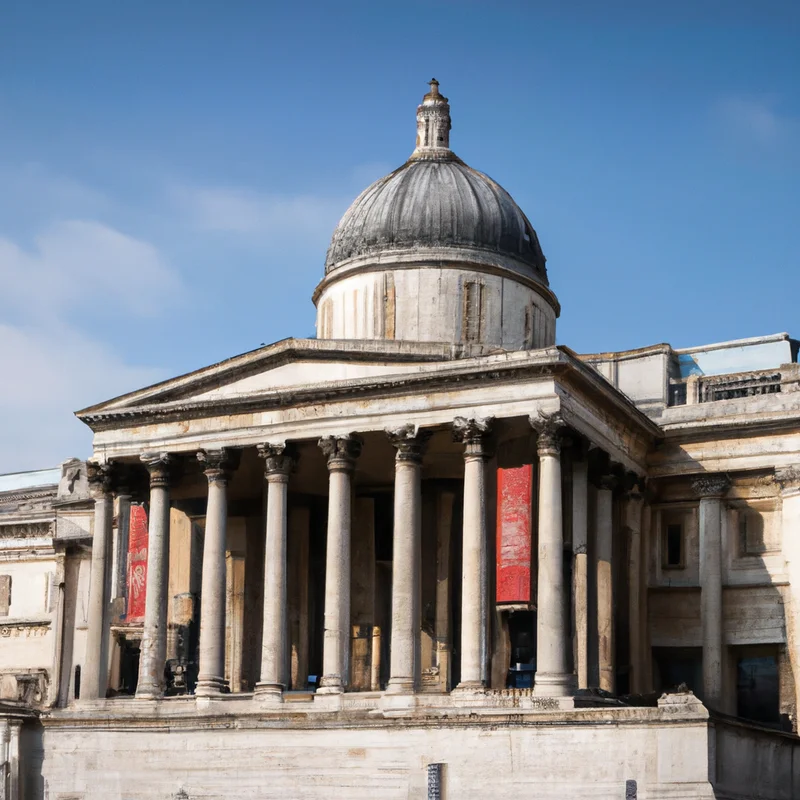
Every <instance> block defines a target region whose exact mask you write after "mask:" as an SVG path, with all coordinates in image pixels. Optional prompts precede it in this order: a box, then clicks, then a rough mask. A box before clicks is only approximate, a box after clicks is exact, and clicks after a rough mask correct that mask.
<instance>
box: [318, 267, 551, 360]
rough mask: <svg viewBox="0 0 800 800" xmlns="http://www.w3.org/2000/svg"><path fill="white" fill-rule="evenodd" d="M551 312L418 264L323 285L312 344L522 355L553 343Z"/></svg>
mask: <svg viewBox="0 0 800 800" xmlns="http://www.w3.org/2000/svg"><path fill="white" fill-rule="evenodd" d="M555 325H556V313H555V310H554V308H553V306H552V305H551V304H550V303H549V302H548V301H547V300H545V299H544V298H543V297H542V295H541V293H540V292H539V291H538V290H537V289H534V288H531V287H530V286H524V285H521V284H520V283H519V282H518V281H517V280H514V279H510V278H507V277H503V276H502V275H496V274H489V273H485V272H476V271H475V270H474V269H468V268H457V267H453V266H441V265H438V264H428V265H422V266H418V267H414V268H410V267H405V268H402V269H386V270H377V271H370V272H358V273H355V274H350V275H346V276H343V277H342V278H340V279H339V280H337V281H335V282H334V283H332V284H330V285H328V286H327V288H326V290H325V292H324V293H323V294H322V295H321V297H320V298H319V301H318V305H317V337H318V338H320V339H366V340H369V339H383V340H386V339H397V340H402V341H417V342H446V343H451V344H457V343H463V344H483V345H487V346H493V347H498V348H502V349H504V350H529V349H538V348H541V347H549V346H550V345H552V344H554V343H555Z"/></svg>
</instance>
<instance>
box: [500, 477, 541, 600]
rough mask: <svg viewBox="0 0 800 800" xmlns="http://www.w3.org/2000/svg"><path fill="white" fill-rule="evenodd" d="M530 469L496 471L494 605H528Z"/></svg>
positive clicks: (530, 515)
mask: <svg viewBox="0 0 800 800" xmlns="http://www.w3.org/2000/svg"><path fill="white" fill-rule="evenodd" d="M532 532H533V466H532V465H531V464H525V465H524V466H522V467H514V468H512V469H498V470H497V602H498V603H530V602H531V542H532Z"/></svg>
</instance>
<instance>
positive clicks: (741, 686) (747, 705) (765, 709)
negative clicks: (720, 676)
mask: <svg viewBox="0 0 800 800" xmlns="http://www.w3.org/2000/svg"><path fill="white" fill-rule="evenodd" d="M736 655H737V658H736V713H737V715H738V716H740V717H744V719H749V720H752V721H753V722H761V723H764V724H766V725H776V724H779V723H780V689H779V682H778V652H777V647H775V646H770V645H768V646H761V647H741V648H737V652H736Z"/></svg>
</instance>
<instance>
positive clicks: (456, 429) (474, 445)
mask: <svg viewBox="0 0 800 800" xmlns="http://www.w3.org/2000/svg"><path fill="white" fill-rule="evenodd" d="M492 422H494V417H482V418H478V417H469V418H467V417H456V418H455V419H454V420H453V439H455V441H457V442H462V443H463V444H464V458H482V459H485V458H488V455H489V454H488V452H487V443H488V438H489V432H490V430H491V427H492Z"/></svg>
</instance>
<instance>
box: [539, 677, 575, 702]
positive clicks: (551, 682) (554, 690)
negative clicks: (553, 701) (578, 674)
mask: <svg viewBox="0 0 800 800" xmlns="http://www.w3.org/2000/svg"><path fill="white" fill-rule="evenodd" d="M575 691H576V689H575V676H574V675H571V674H570V673H568V672H537V673H536V674H535V675H534V678H533V696H534V697H570V696H571V695H573V694H575Z"/></svg>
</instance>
